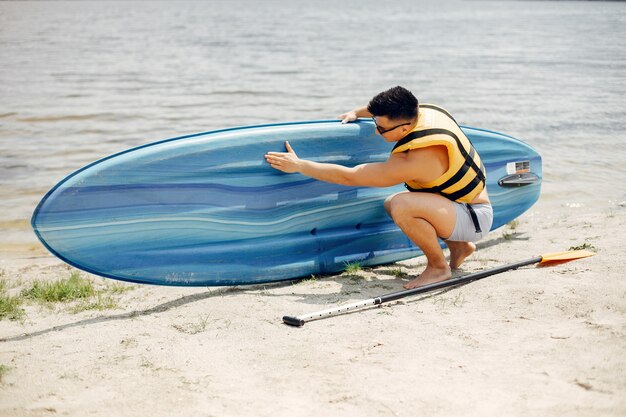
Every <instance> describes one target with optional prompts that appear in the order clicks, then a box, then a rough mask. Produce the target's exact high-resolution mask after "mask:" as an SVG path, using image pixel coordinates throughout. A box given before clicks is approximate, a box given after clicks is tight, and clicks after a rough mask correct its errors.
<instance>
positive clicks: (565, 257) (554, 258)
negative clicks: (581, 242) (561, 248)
mask: <svg viewBox="0 0 626 417" xmlns="http://www.w3.org/2000/svg"><path fill="white" fill-rule="evenodd" d="M595 254H596V253H595V252H590V251H588V250H570V251H567V252H554V253H546V254H545V255H541V262H540V264H545V263H548V262H559V263H560V262H567V261H573V260H574V259H580V258H587V257H589V256H593V255H595Z"/></svg>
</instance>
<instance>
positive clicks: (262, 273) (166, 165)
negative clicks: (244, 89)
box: [31, 120, 542, 286]
mask: <svg viewBox="0 0 626 417" xmlns="http://www.w3.org/2000/svg"><path fill="white" fill-rule="evenodd" d="M374 129H375V128H374V125H373V123H372V122H371V121H369V120H360V121H358V122H355V123H348V124H341V123H340V122H339V121H337V120H332V121H329V120H326V121H312V122H298V123H283V124H271V125H261V126H249V127H238V128H233V129H225V130H218V131H211V132H206V133H199V134H195V135H189V136H183V137H178V138H173V139H168V140H164V141H160V142H155V143H151V144H148V145H144V146H140V147H138V148H134V149H130V150H128V151H125V152H121V153H118V154H115V155H112V156H109V157H106V158H104V159H101V160H99V161H97V162H94V163H92V164H90V165H88V166H86V167H84V168H82V169H80V170H78V171H76V172H74V173H73V174H71V175H69V176H68V177H67V178H65V179H63V180H62V181H61V182H60V183H59V184H57V185H56V186H55V187H54V188H53V189H52V190H50V191H49V192H48V193H47V194H46V196H45V197H44V198H43V199H42V200H41V202H40V203H39V205H38V206H37V208H36V210H35V212H34V214H33V217H32V221H31V223H32V227H33V229H34V231H35V233H36V234H37V236H38V238H39V239H40V240H41V242H42V243H43V244H44V245H45V246H46V248H48V250H50V252H52V253H53V254H54V255H56V256H57V257H59V258H60V259H62V260H63V261H65V262H67V263H68V264H71V265H73V266H75V267H77V268H80V269H82V270H85V271H87V272H90V273H93V274H97V275H101V276H104V277H108V278H115V279H119V280H124V281H131V282H139V283H149V284H161V285H187V286H213V285H239V284H256V283H262V282H272V281H280V280H287V279H293V278H298V277H305V276H310V275H312V274H327V273H334V272H338V271H341V270H343V269H344V268H345V265H346V263H350V262H359V263H360V264H361V265H363V266H372V265H380V264H386V263H392V262H395V261H399V260H403V259H408V258H412V257H415V256H418V255H420V254H421V252H420V250H419V249H418V248H417V247H415V246H414V245H413V244H412V243H411V241H410V240H409V239H408V238H407V237H406V236H405V235H404V234H403V233H402V232H401V231H400V230H399V229H398V228H397V227H396V226H395V224H394V223H393V221H392V220H391V219H390V218H389V217H388V216H387V214H386V212H385V210H384V208H383V201H384V200H385V198H386V197H387V196H389V195H391V194H393V193H396V192H399V191H404V187H403V186H402V185H398V186H395V187H390V188H367V187H346V186H341V185H335V184H329V183H324V182H320V181H317V180H314V179H311V178H308V177H305V176H302V175H300V174H284V173H281V172H279V171H277V170H275V169H273V168H271V167H270V166H269V165H268V164H267V163H266V162H265V159H264V155H265V153H266V152H268V151H284V142H285V140H289V142H290V143H291V145H292V146H293V148H294V149H295V150H296V152H297V153H298V156H300V157H301V158H305V159H310V160H314V161H318V162H330V163H336V164H342V165H346V166H354V165H358V164H362V163H367V162H380V161H384V160H386V159H387V158H388V156H389V152H390V150H391V147H392V144H389V143H386V142H385V141H384V140H383V139H382V138H381V137H380V136H377V135H375V130H374ZM462 129H463V131H464V132H465V133H466V135H467V136H468V137H469V138H470V140H471V141H472V142H473V144H474V146H475V147H476V148H477V150H478V152H479V153H480V155H481V158H482V160H483V163H484V165H485V167H486V169H487V187H488V191H489V196H490V198H491V200H492V203H493V206H494V213H495V219H494V223H493V228H494V229H495V228H498V227H500V226H502V225H503V224H506V223H507V222H510V221H511V220H513V219H515V218H516V217H518V216H519V215H520V214H522V213H523V212H524V211H526V210H527V209H528V208H529V207H530V206H532V205H533V204H534V203H535V202H536V201H537V199H538V198H539V193H540V188H541V177H542V170H541V157H540V156H539V154H537V152H535V151H534V150H533V149H532V148H531V147H530V146H528V145H527V144H525V143H523V142H521V141H519V140H517V139H515V138H512V137H510V136H506V135H503V134H500V133H496V132H491V131H487V130H481V129H475V128H471V127H462Z"/></svg>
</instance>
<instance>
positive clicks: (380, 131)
mask: <svg viewBox="0 0 626 417" xmlns="http://www.w3.org/2000/svg"><path fill="white" fill-rule="evenodd" d="M372 120H373V121H374V125H375V126H376V130H378V133H380V134H381V135H384V134H385V133H387V132H391V131H392V130H395V129H397V128H399V127H401V126H407V125H410V124H411V122H407V123H402V124H399V125H398V126H394V127H390V128H389V129H383V128H382V127H380V126H378V123H376V118H375V117H372Z"/></svg>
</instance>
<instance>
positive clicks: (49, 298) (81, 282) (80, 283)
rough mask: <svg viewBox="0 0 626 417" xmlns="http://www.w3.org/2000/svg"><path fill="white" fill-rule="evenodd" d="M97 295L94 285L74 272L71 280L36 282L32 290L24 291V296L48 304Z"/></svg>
mask: <svg viewBox="0 0 626 417" xmlns="http://www.w3.org/2000/svg"><path fill="white" fill-rule="evenodd" d="M95 294H96V291H95V289H94V288H93V284H92V283H91V281H89V280H88V279H85V278H83V277H81V275H80V273H79V272H78V271H73V272H72V273H71V274H70V277H69V278H65V279H60V280H58V281H53V282H45V281H39V280H36V281H34V282H33V284H32V286H31V287H30V288H27V289H24V290H23V291H22V296H23V297H25V298H29V299H32V300H37V301H41V302H46V303H54V302H68V301H75V300H80V299H85V298H89V297H92V296H94V295H95Z"/></svg>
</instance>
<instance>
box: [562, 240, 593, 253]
mask: <svg viewBox="0 0 626 417" xmlns="http://www.w3.org/2000/svg"><path fill="white" fill-rule="evenodd" d="M585 249H588V250H590V251H592V252H597V251H598V248H596V247H595V246H593V245H592V244H591V243H589V242H585V243H583V244H582V245H578V246H570V248H569V249H568V250H585Z"/></svg>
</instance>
